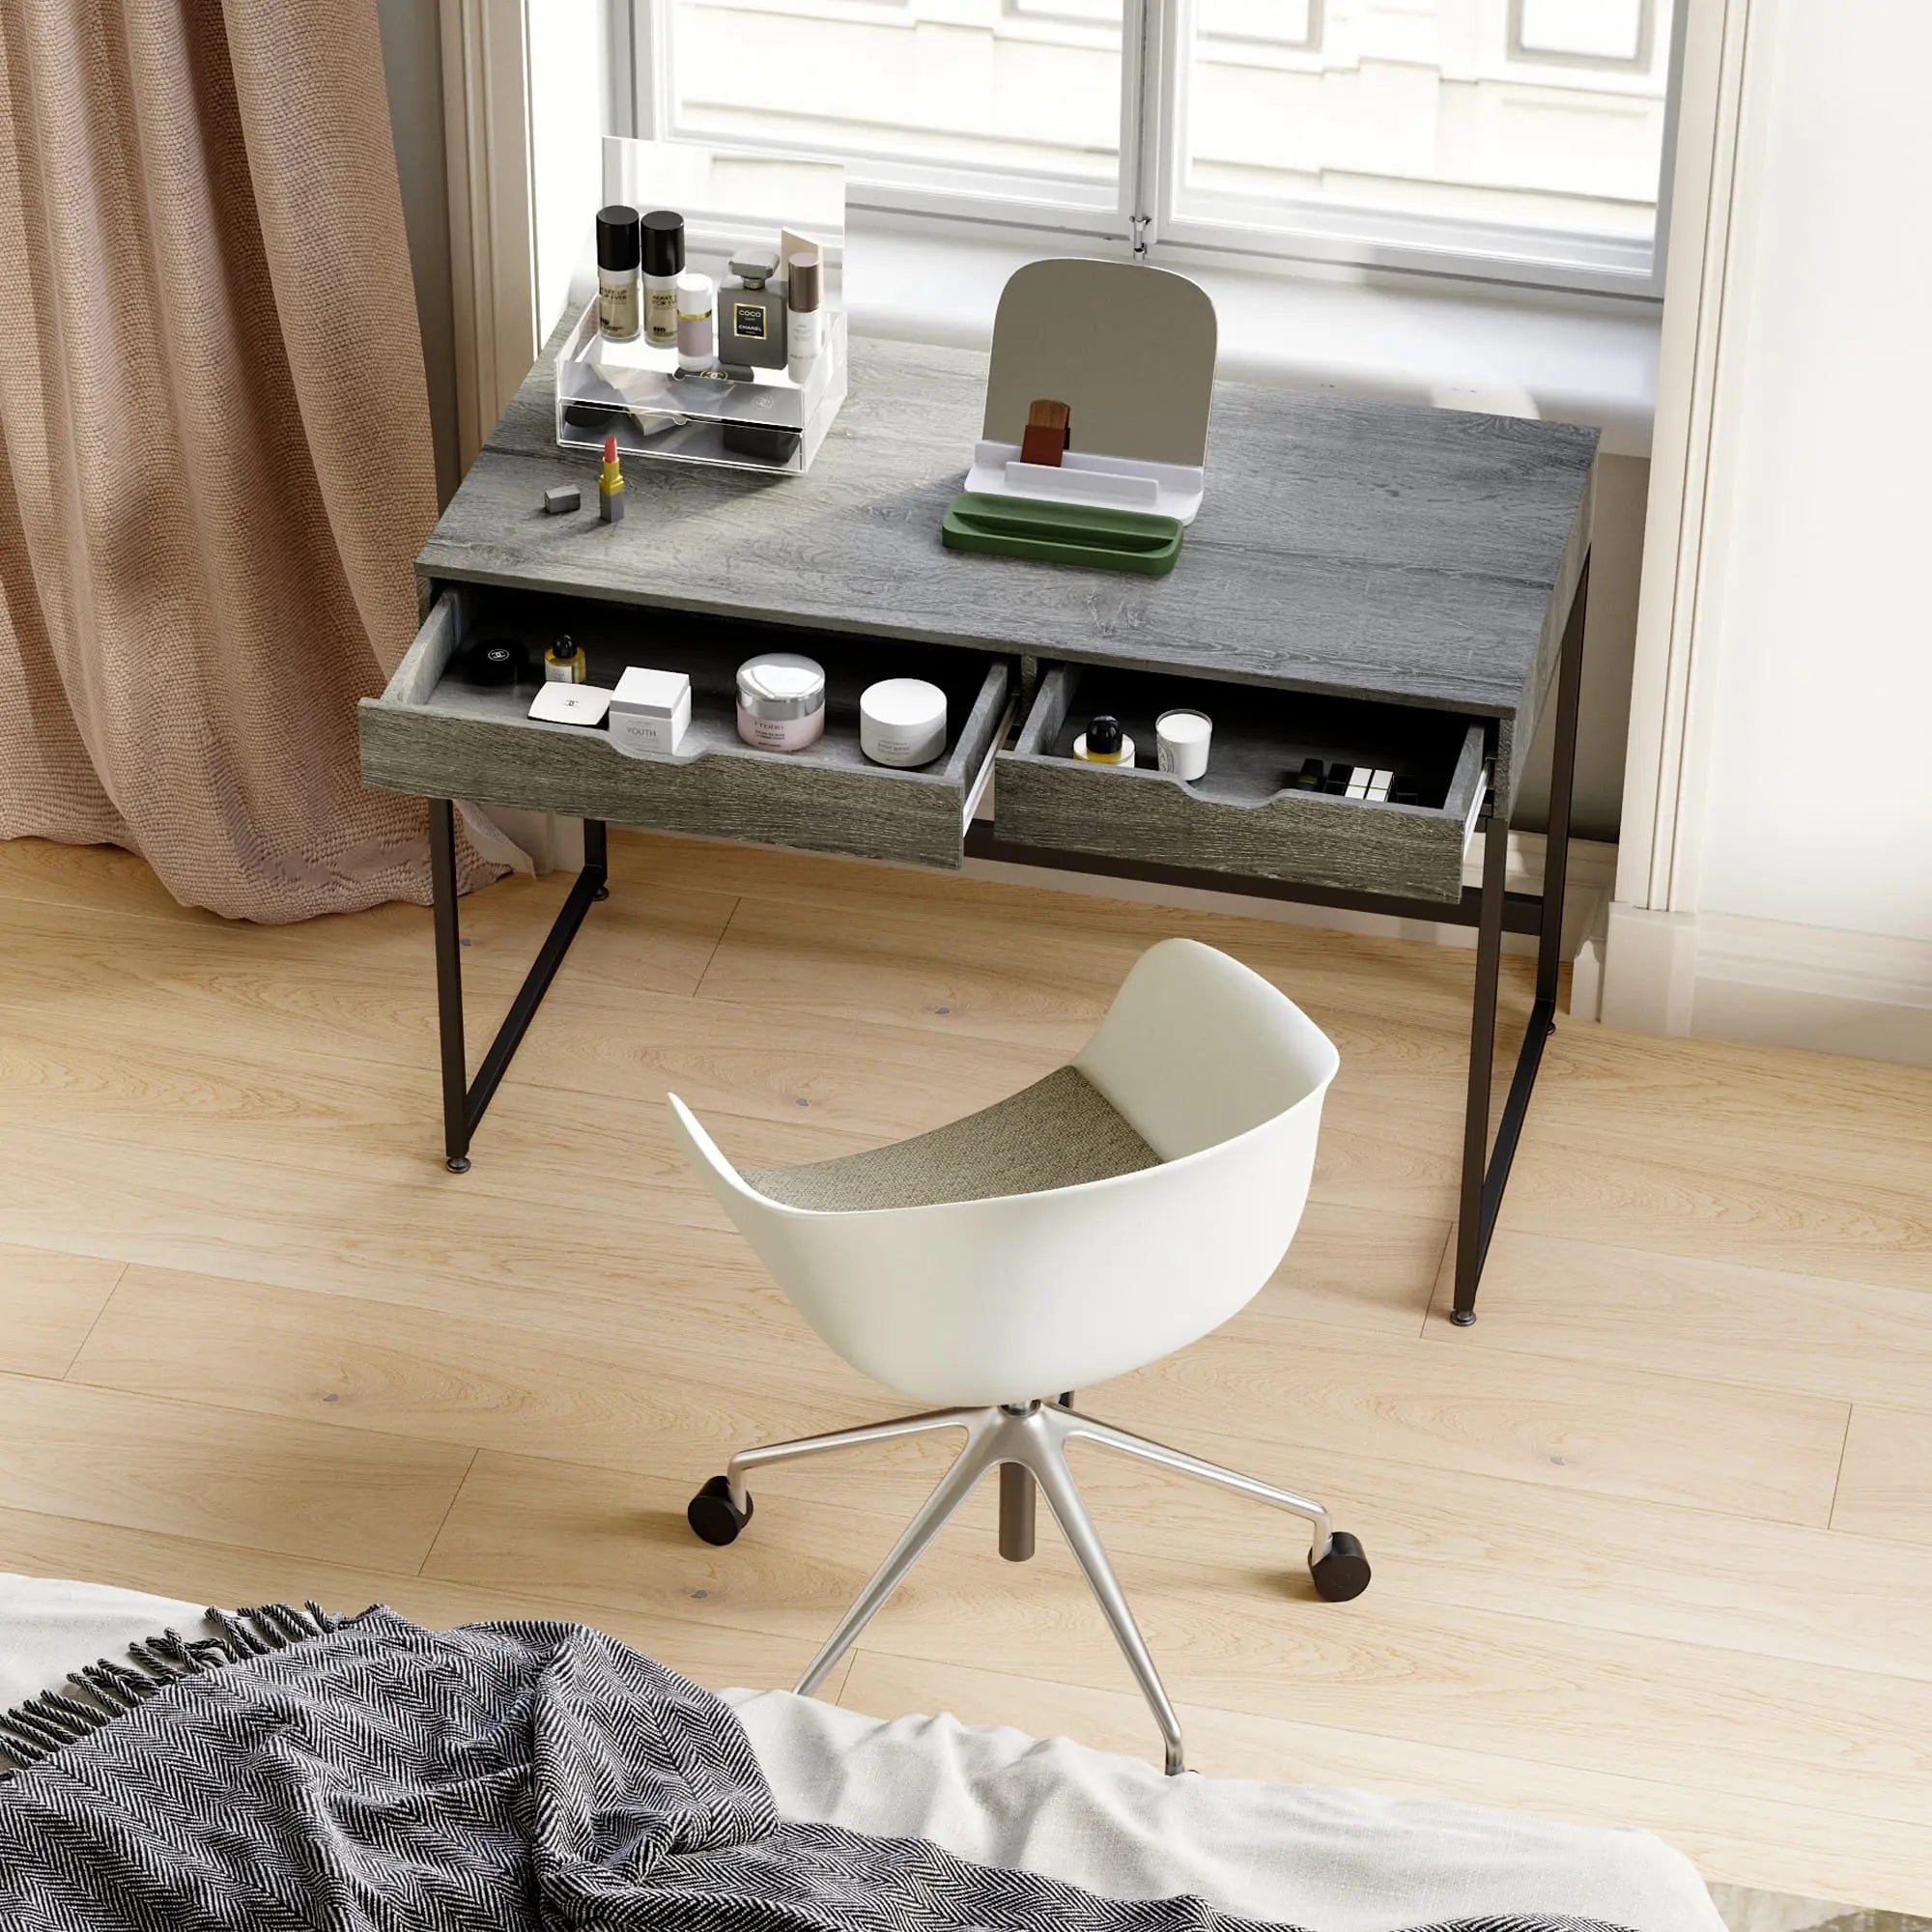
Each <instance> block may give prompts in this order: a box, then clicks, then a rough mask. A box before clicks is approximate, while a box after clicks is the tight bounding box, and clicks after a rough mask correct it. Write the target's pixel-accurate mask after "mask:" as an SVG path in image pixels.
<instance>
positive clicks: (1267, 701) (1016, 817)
mask: <svg viewBox="0 0 1932 1932" xmlns="http://www.w3.org/2000/svg"><path fill="white" fill-rule="evenodd" d="M1182 705H1189V706H1195V707H1198V708H1200V709H1202V710H1206V711H1207V712H1208V715H1209V717H1210V718H1212V719H1213V720H1214V736H1213V743H1212V749H1211V753H1210V758H1209V763H1208V776H1207V777H1206V778H1205V779H1203V780H1201V781H1198V782H1196V783H1193V784H1186V783H1183V782H1182V781H1180V780H1179V779H1175V778H1171V777H1169V776H1167V775H1166V774H1164V773H1162V772H1160V771H1158V770H1155V769H1153V764H1154V726H1153V719H1154V717H1155V715H1157V712H1158V711H1160V710H1165V709H1169V708H1179V707H1180V706H1182ZM1379 709H1385V710H1386V712H1387V714H1388V715H1387V716H1386V718H1378V716H1377V715H1376V711H1377V710H1379ZM1100 711H1108V712H1111V713H1113V715H1115V716H1117V717H1119V718H1120V719H1121V722H1122V725H1124V726H1125V727H1126V729H1127V731H1128V732H1129V734H1130V735H1132V736H1133V737H1134V739H1135V747H1136V753H1137V761H1136V764H1135V766H1134V767H1133V768H1132V769H1128V768H1125V767H1120V766H1104V765H1090V764H1085V763H1082V762H1080V761H1078V760H1076V759H1074V758H1072V757H1071V756H1070V755H1068V741H1069V740H1070V738H1071V735H1072V733H1073V730H1074V728H1075V727H1076V726H1084V725H1085V723H1086V721H1087V719H1088V718H1089V717H1090V716H1091V715H1093V714H1094V713H1096V712H1100ZM1483 737H1484V727H1483V725H1482V724H1481V722H1480V721H1476V720H1471V719H1466V718H1459V717H1456V716H1454V715H1452V714H1449V713H1436V712H1425V713H1415V712H1409V711H1406V710H1405V709H1404V708H1403V707H1399V706H1396V707H1385V708H1383V707H1376V708H1371V707H1366V706H1349V705H1345V704H1342V703H1340V702H1339V701H1337V700H1327V699H1314V698H1311V699H1299V698H1296V697H1295V696H1293V695H1292V694H1282V693H1261V692H1257V691H1253V690H1251V689H1245V688H1242V687H1239V686H1234V685H1226V684H1223V685H1219V686H1210V687H1203V686H1201V685H1187V686H1184V687H1183V686H1180V685H1179V684H1177V683H1172V682H1170V681H1169V680H1165V679H1160V678H1151V677H1148V676H1147V675H1145V674H1142V673H1134V672H1120V673H1116V672H1111V671H1106V670H1095V669H1092V668H1076V667H1072V666H1055V667H1053V668H1050V669H1049V670H1048V671H1047V672H1046V673H1045V675H1044V676H1043V677H1042V678H1041V680H1040V684H1039V688H1038V690H1037V693H1036V695H1035V698H1034V702H1033V704H1032V706H1031V708H1030V710H1029V712H1028V715H1027V720H1026V723H1025V725H1024V726H1023V727H1022V730H1021V733H1020V737H1019V741H1018V743H1017V745H1016V747H1015V749H1014V750H1013V751H1012V752H1010V753H1002V755H1001V757H1000V759H999V762H998V771H997V778H996V783H995V792H994V805H995V811H996V814H997V824H998V830H999V836H1000V837H1001V838H1003V839H1011V840H1013V841H1014V842H1016V843H1019V844H1025V845H1036V846H1044V847H1047V848H1049V849H1053V850H1059V851H1066V852H1092V853H1100V854H1104V855H1106V856H1108V857H1112V858H1117V859H1126V860H1132V861H1136V862H1139V863H1141V864H1146V865H1162V866H1177V867H1190V868H1196V869H1200V870H1204V871H1216V872H1230V873H1244V874H1247V875H1248V876H1250V877H1254V878H1264V879H1282V880H1288V881H1293V882H1294V883H1297V884H1303V885H1315V886H1327V887H1332V888H1336V889H1340V890H1346V891H1354V892H1372V893H1386V894H1392V895H1403V896H1406V897H1416V898H1430V899H1440V900H1444V901H1453V900H1455V899H1457V898H1459V897H1460V896H1461V895H1462V891H1463V853H1464V850H1465V849H1466V846H1467V842H1468V838H1469V835H1470V832H1471V829H1472V827H1473V822H1474V818H1475V814H1476V810H1477V808H1478V806H1479V804H1480V801H1481V798H1482V785H1483ZM1309 755H1316V756H1321V757H1322V758H1323V759H1324V762H1328V761H1339V762H1360V763H1369V764H1372V765H1375V766H1377V767H1392V768H1394V769H1397V770H1398V771H1399V772H1401V773H1403V774H1404V775H1409V774H1410V772H1411V770H1412V772H1413V776H1414V778H1415V781H1416V782H1417V783H1418V785H1419V786H1420V788H1421V789H1420V793H1419V796H1420V797H1421V799H1422V801H1423V802H1422V803H1419V804H1416V805H1390V804H1381V803H1374V802H1370V801H1364V800H1356V799H1348V798H1335V797H1330V796H1328V795H1326V794H1324V793H1321V792H1311V791H1302V790H1297V789H1293V788H1291V787H1290V786H1289V785H1288V784H1287V780H1288V779H1289V777H1290V776H1291V775H1292V774H1293V773H1294V772H1296V771H1298V770H1299V769H1300V766H1301V763H1302V760H1303V758H1304V757H1306V756H1309Z"/></svg>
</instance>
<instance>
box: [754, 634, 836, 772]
mask: <svg viewBox="0 0 1932 1932" xmlns="http://www.w3.org/2000/svg"><path fill="white" fill-rule="evenodd" d="M738 735H739V737H741V738H742V739H744V741H745V742H746V744H748V745H753V746H755V747H756V748H757V749H758V750H759V751H761V752H802V751H804V750H805V748H806V747H807V746H808V745H815V744H816V743H817V742H818V741H819V739H821V738H822V737H824V735H825V669H824V667H823V666H822V665H820V664H818V663H816V662H815V661H814V660H813V659H811V658H808V657H801V656H800V655H799V654H798V653H797V652H796V651H765V652H763V653H761V654H760V655H759V656H757V657H754V658H747V659H746V660H745V662H744V663H743V664H741V665H740V666H739V667H738Z"/></svg>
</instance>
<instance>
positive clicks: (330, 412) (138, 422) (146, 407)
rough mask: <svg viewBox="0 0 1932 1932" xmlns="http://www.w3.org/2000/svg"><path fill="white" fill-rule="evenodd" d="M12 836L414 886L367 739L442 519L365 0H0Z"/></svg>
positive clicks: (285, 880)
mask: <svg viewBox="0 0 1932 1932" xmlns="http://www.w3.org/2000/svg"><path fill="white" fill-rule="evenodd" d="M0 446H3V447H0V454H4V460H5V461H4V469H0V836H6V837H14V836H21V835H38V836H40V837H43V838H55V839H64V840H69V841H73V842H98V843H110V844H116V845H123V846H127V847H128V848H130V849H132V850H133V851H136V852H138V853H140V854H141V855H142V856H144V857H145V858H146V859H147V860H148V861H149V863H150V864H151V865H152V866H153V867H154V868H155V870H156V872H157V873H158V874H159V875H160V877H161V879H162V881H163V882H164V883H165V884H166V886H167V887H168V889H169V891H170V892H172V893H173V895H175V896H176V897H177V898H178V899H180V900H182V901H183V902H184V903H186V904H192V905H199V906H205V907H208V908H210V909H212V910H213V911H215V912H218V913H222V914H226V915H229V916H231V917H234V918H240V919H251V920H261V921H285V920H296V919H303V918H307V917H310V916H311V915H314V914H317V913H324V912H333V911H343V910H349V909H353V908H355V907H360V906H366V905H370V904H374V903H377V902H379V901H381V900H384V899H391V898H410V899H417V900H421V899H423V898H425V897H426V896H427V866H426V859H425V852H424V846H423V838H424V821H423V813H422V808H421V807H420V805H418V804H416V803H415V802H413V801H411V800H407V799H400V798H396V797H393V796H390V795H387V794H384V793H381V792H372V791H367V790H365V789H364V788H363V787H362V785H361V782H360V781H359V778H358V776H357V764H356V752H355V703H356V700H357V698H359V697H361V696H366V695H370V694H373V693H375V692H377V691H379V690H380V689H381V688H382V685H383V683H384V677H385V676H386V673H387V671H388V670H389V669H390V668H393V666H394V663H395V661H396V659H397V658H398V657H399V655H400V654H401V652H402V650H403V649H404V647H405V646H406V645H407V643H408V641H409V639H410V637H411V635H412V631H413V629H414V627H415V621H416V608H415V589H414V583H413V578H412V568H411V565H412V558H413V557H414V555H415V553H416V551H417V550H418V549H419V548H420V546H421V543H422V540H423V537H424V536H425V535H426V533H427V532H428V530H429V528H430V526H431V524H432V523H433V522H434V521H435V516H436V495H435V479H434V469H433V463H432V453H431V441H430V424H429V411H428V401H427V393H426V389H425V384H424V379H423V364H422V352H421V347H420V341H419V338H418V335H417V327H416V315H415V304H414V297H413V293H412V284H411V279H410V261H409V250H408V243H407V240H406V237H405V233H404V228H403V216H402V206H401V200H400V196H399V193H398V189H397V182H396V169H395V156H394V150H393V147H392V144H391V139H390V130H389V121H388V108H387V99H386V96H385V93H384V76H383V53H382V45H381V42H380V39H379V37H378V31H377V20H376V14H375V7H374V0H227V4H225V5H224V4H222V0H0ZM465 867H466V882H467V878H468V875H469V874H471V873H473V871H474V868H475V861H474V859H473V857H471V856H470V855H469V854H468V852H467V851H466V855H465Z"/></svg>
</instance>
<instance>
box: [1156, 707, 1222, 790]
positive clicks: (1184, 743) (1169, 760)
mask: <svg viewBox="0 0 1932 1932" xmlns="http://www.w3.org/2000/svg"><path fill="white" fill-rule="evenodd" d="M1153 729H1154V737H1155V739H1156V741H1157V750H1156V754H1155V755H1156V758H1157V761H1158V763H1159V765H1160V768H1161V770H1162V771H1164V772H1171V773H1172V774H1173V775H1174V776H1175V777H1176V778H1178V779H1188V780H1192V779H1198V778H1202V777H1205V776H1206V774H1207V770H1208V741H1209V740H1210V739H1211V738H1212V736H1213V733H1214V724H1213V720H1212V719H1210V718H1209V717H1208V714H1207V713H1206V712H1205V711H1163V712H1162V713H1161V714H1160V716H1159V717H1158V718H1156V719H1155V720H1154V722H1153Z"/></svg>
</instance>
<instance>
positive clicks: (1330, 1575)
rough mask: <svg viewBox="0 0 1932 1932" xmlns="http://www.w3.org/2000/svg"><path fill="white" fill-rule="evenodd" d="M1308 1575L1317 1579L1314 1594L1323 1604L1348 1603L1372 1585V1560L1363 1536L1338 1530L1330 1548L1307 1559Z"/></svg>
mask: <svg viewBox="0 0 1932 1932" xmlns="http://www.w3.org/2000/svg"><path fill="white" fill-rule="evenodd" d="M1308 1574H1309V1575H1310V1576H1311V1577H1314V1578H1315V1594H1316V1595H1317V1596H1318V1597H1320V1598H1321V1601H1322V1602H1323V1603H1324V1604H1346V1603H1348V1602H1350V1600H1351V1599H1352V1598H1355V1597H1359V1596H1360V1595H1361V1594H1362V1592H1363V1591H1364V1590H1366V1589H1367V1588H1368V1587H1369V1559H1368V1555H1367V1553H1366V1552H1365V1551H1364V1550H1363V1548H1362V1544H1361V1539H1360V1538H1359V1537H1354V1536H1350V1534H1349V1532H1348V1531H1347V1530H1346V1529H1338V1530H1337V1531H1336V1532H1335V1533H1334V1535H1333V1536H1331V1537H1330V1538H1329V1539H1328V1548H1326V1549H1325V1550H1324V1551H1323V1552H1322V1553H1321V1556H1320V1557H1317V1556H1316V1555H1315V1554H1314V1553H1313V1552H1312V1551H1311V1552H1310V1554H1309V1558H1308Z"/></svg>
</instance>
